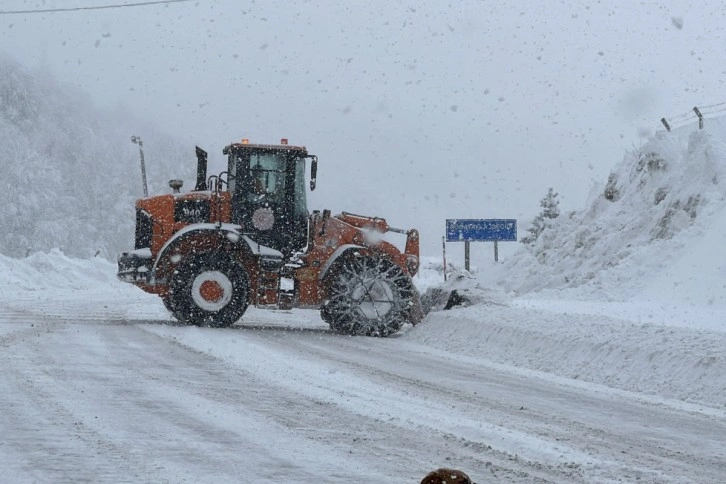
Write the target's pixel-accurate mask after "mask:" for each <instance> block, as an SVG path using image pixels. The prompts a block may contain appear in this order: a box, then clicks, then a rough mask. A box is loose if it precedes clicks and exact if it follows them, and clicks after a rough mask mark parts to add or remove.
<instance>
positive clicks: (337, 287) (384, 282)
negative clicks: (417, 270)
mask: <svg viewBox="0 0 726 484" xmlns="http://www.w3.org/2000/svg"><path fill="white" fill-rule="evenodd" d="M328 278H329V279H328V280H327V281H326V282H327V287H328V297H327V299H326V301H325V304H324V305H323V307H322V308H321V310H320V316H321V318H322V319H323V321H325V322H326V323H328V324H329V325H330V327H331V329H332V330H333V331H336V332H338V333H343V334H349V335H354V336H358V335H361V336H379V337H386V336H390V335H392V334H394V333H396V332H397V331H399V330H400V329H401V327H402V326H403V324H404V323H406V321H407V319H408V314H409V312H410V310H411V307H412V301H413V297H414V294H415V293H414V287H413V282H412V281H411V278H410V277H409V276H408V275H407V274H406V273H404V272H403V270H402V269H401V268H400V267H398V266H397V265H396V264H394V263H393V262H391V261H390V260H388V259H385V258H382V257H373V256H359V257H350V258H348V259H345V260H344V261H342V262H341V263H338V264H337V265H336V267H333V268H331V273H330V275H329V276H328Z"/></svg>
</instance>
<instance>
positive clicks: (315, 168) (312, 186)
mask: <svg viewBox="0 0 726 484" xmlns="http://www.w3.org/2000/svg"><path fill="white" fill-rule="evenodd" d="M310 157H311V158H312V159H313V161H312V163H311V164H310V191H313V190H315V183H316V178H317V176H318V157H317V156H315V155H310Z"/></svg>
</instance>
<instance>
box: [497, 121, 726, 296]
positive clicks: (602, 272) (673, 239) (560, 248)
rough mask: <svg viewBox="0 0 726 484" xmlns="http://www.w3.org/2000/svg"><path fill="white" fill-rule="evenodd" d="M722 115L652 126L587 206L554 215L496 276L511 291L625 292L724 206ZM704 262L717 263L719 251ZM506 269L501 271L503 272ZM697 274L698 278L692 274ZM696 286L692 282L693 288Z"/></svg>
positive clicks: (641, 283) (694, 237)
mask: <svg viewBox="0 0 726 484" xmlns="http://www.w3.org/2000/svg"><path fill="white" fill-rule="evenodd" d="M725 129H726V120H724V119H723V118H721V119H712V120H709V122H708V123H707V124H706V126H705V128H704V129H702V130H699V129H697V128H696V127H694V126H688V127H684V128H680V129H678V130H676V131H673V132H665V131H663V132H659V133H657V134H656V136H655V137H654V138H652V139H651V140H650V141H648V142H647V143H646V144H645V145H644V146H642V147H641V148H639V149H637V150H634V151H633V152H631V153H628V154H627V155H626V157H625V159H624V160H623V162H622V163H620V165H619V166H617V167H616V168H615V169H614V170H613V171H612V173H611V174H610V176H609V179H608V180H607V183H604V184H603V185H602V186H600V187H598V188H596V189H595V190H596V191H595V192H594V193H593V194H591V196H590V201H589V203H588V205H589V206H588V208H586V209H584V210H580V211H575V212H571V213H563V214H562V215H561V216H560V217H559V218H557V219H554V220H553V223H552V227H551V228H548V229H547V230H545V231H544V232H543V233H542V235H541V236H540V237H539V239H538V240H537V241H536V242H535V243H534V244H533V245H532V246H531V247H530V248H531V250H524V249H523V250H521V251H519V252H518V253H517V254H516V256H514V257H512V258H510V259H509V260H507V261H506V262H505V263H504V264H503V266H502V267H501V268H500V271H499V273H498V278H499V281H498V283H499V284H500V285H501V286H502V287H503V288H504V289H505V290H507V291H512V292H513V293H515V294H519V295H522V294H527V293H532V292H539V293H541V294H543V295H544V294H547V295H548V296H551V295H552V292H553V291H555V292H557V291H560V290H561V289H563V288H577V290H576V291H574V292H571V293H570V294H571V295H575V294H576V295H577V296H578V297H580V298H591V299H618V300H623V299H629V298H630V297H632V296H633V295H634V294H638V293H640V292H642V291H644V290H645V289H646V287H645V284H646V283H647V281H649V280H650V279H652V278H653V277H654V276H657V274H659V273H660V272H662V271H664V270H666V269H668V267H669V266H670V265H671V264H672V262H673V260H672V257H671V256H673V257H676V256H677V255H678V254H679V253H681V252H683V251H684V250H687V249H688V246H689V245H692V244H693V243H694V241H699V240H702V239H703V238H704V237H705V233H707V232H709V231H710V230H711V225H712V224H713V223H714V222H718V221H719V220H720V214H723V213H724V211H725V210H724V196H725V195H726V145H725V144H724V141H723V140H724V138H723V136H722V134H723V133H725V132H726V131H725ZM710 260H711V264H714V263H715V264H717V265H718V266H719V267H722V268H723V267H724V260H725V258H724V257H723V255H722V251H721V250H719V251H717V252H716V253H712V254H710ZM504 274H506V277H504ZM694 282H697V281H694ZM700 289H701V287H700V286H699V289H698V290H700Z"/></svg>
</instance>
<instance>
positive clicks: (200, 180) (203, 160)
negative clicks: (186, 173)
mask: <svg viewBox="0 0 726 484" xmlns="http://www.w3.org/2000/svg"><path fill="white" fill-rule="evenodd" d="M196 148H197V186H195V187H194V190H196V191H204V190H206V189H207V152H206V151H204V150H203V149H201V148H200V147H199V146H197V147H196Z"/></svg>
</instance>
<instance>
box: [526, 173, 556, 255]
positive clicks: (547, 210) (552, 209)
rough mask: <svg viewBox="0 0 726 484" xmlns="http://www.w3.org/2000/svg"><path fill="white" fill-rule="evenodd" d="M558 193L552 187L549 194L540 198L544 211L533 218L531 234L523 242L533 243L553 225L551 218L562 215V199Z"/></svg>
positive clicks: (529, 229) (529, 230)
mask: <svg viewBox="0 0 726 484" xmlns="http://www.w3.org/2000/svg"><path fill="white" fill-rule="evenodd" d="M557 195H558V193H557V192H555V191H554V190H553V189H552V188H551V187H550V189H549V190H548V191H547V195H545V197H544V198H543V199H542V200H540V202H539V205H540V207H542V212H540V213H539V215H537V216H536V217H535V218H534V220H532V226H531V227H530V228H528V229H527V231H528V232H529V235H527V236H525V237H523V238H522V240H521V242H522V243H523V244H527V245H529V244H533V243H534V242H535V241H536V240H537V239H538V238H539V236H540V235H541V234H542V232H543V231H544V230H545V229H546V228H547V227H549V226H550V225H551V220H552V219H556V218H557V217H559V216H560V207H559V205H560V201H559V200H557Z"/></svg>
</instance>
